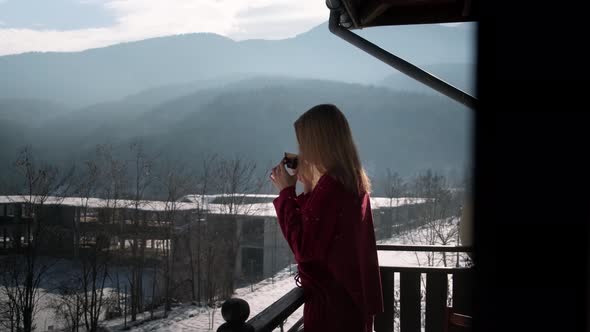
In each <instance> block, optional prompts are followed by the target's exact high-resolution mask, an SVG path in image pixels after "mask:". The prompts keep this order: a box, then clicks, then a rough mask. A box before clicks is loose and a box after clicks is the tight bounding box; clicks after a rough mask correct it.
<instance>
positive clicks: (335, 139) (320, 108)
mask: <svg viewBox="0 0 590 332" xmlns="http://www.w3.org/2000/svg"><path fill="white" fill-rule="evenodd" d="M294 127H295V134H296V136H297V141H298V143H299V159H300V166H299V168H300V170H299V171H298V172H301V175H302V176H304V177H305V178H306V179H309V180H310V181H312V183H313V185H314V186H315V184H316V183H317V181H318V180H319V178H320V175H321V174H322V173H328V174H330V175H331V176H332V177H334V178H335V179H337V180H339V181H340V182H341V183H342V184H344V186H345V187H346V188H347V189H349V190H350V191H352V192H353V193H356V194H358V195H361V194H362V193H363V192H367V193H369V192H370V191H371V181H370V180H369V177H368V176H367V174H366V172H365V170H364V169H363V167H362V165H361V161H360V159H359V156H358V152H357V148H356V145H355V143H354V140H353V138H352V132H351V130H350V126H349V125H348V121H347V120H346V117H345V116H344V114H343V113H342V112H341V111H340V110H339V109H338V107H336V106H334V105H332V104H321V105H317V106H314V107H312V108H311V109H309V110H308V111H307V112H305V113H303V114H302V115H301V116H300V117H299V118H298V119H297V121H295V123H294Z"/></svg>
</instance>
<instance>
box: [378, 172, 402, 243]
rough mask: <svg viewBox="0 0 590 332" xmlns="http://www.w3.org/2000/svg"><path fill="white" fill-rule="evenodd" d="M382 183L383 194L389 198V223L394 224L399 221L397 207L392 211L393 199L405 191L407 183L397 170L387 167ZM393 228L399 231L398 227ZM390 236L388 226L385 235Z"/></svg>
mask: <svg viewBox="0 0 590 332" xmlns="http://www.w3.org/2000/svg"><path fill="white" fill-rule="evenodd" d="M382 185H383V192H384V193H385V196H386V197H387V198H389V212H390V213H391V225H392V226H394V225H395V224H396V223H398V222H399V209H398V208H396V209H395V213H394V206H393V199H394V198H400V197H401V196H402V195H403V194H404V193H405V192H406V190H407V184H406V183H405V181H404V179H403V178H402V177H401V176H400V175H399V174H398V173H397V172H393V173H392V171H391V169H390V168H387V171H386V174H385V178H384V181H383V182H382ZM395 229H396V231H398V232H399V227H396V228H395ZM391 236H392V234H391V228H388V229H387V230H386V234H385V237H386V238H390V237H391Z"/></svg>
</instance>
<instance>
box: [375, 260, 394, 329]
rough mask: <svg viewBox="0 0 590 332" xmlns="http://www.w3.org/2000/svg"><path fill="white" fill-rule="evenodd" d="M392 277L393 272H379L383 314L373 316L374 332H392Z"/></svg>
mask: <svg viewBox="0 0 590 332" xmlns="http://www.w3.org/2000/svg"><path fill="white" fill-rule="evenodd" d="M394 275H395V272H393V271H388V270H383V269H382V270H381V278H382V279H381V286H382V289H381V290H382V292H383V312H382V313H380V314H377V315H376V316H375V324H374V325H375V331H376V332H393V324H394V310H395V307H394V301H393V300H394V296H395V294H394V283H395V281H394Z"/></svg>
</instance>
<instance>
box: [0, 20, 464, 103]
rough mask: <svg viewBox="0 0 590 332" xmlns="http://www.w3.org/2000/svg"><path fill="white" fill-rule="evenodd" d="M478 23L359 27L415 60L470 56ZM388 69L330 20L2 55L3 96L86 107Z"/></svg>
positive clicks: (365, 79)
mask: <svg viewBox="0 0 590 332" xmlns="http://www.w3.org/2000/svg"><path fill="white" fill-rule="evenodd" d="M474 31H475V25H473V24H463V25H461V26H458V27H448V26H441V25H417V26H396V27H386V28H372V29H365V30H361V31H359V32H358V33H359V34H360V35H362V36H364V37H366V38H367V39H369V40H371V41H373V42H375V43H376V44H378V45H379V46H381V47H383V48H385V49H387V50H390V51H392V52H393V53H395V54H396V55H398V56H401V57H403V58H406V59H408V60H410V61H411V62H413V63H416V64H418V65H426V64H434V63H467V62H470V61H472V60H473V58H474V53H473V52H474V46H473V43H472V39H473V37H474ZM390 73H392V69H391V68H390V67H388V66H386V65H384V64H383V63H381V62H380V61H378V60H376V59H374V58H372V57H371V56H369V55H367V54H365V53H364V52H362V51H360V50H358V49H356V48H355V47H354V46H352V45H350V44H348V43H346V42H345V41H343V40H341V39H339V38H338V37H336V36H334V35H332V34H331V33H330V32H329V31H328V27H327V24H326V23H324V24H321V25H319V26H318V27H316V28H314V29H312V30H310V31H308V32H306V33H303V34H300V35H298V36H296V37H294V38H289V39H284V40H246V41H239V42H238V41H233V40H231V39H229V38H226V37H222V36H219V35H215V34H211V33H196V34H186V35H177V36H171V37H160V38H153V39H148V40H143V41H138V42H129V43H124V44H118V45H113V46H109V47H104V48H98V49H91V50H87V51H83V52H76V53H51V52H49V53H25V54H19V55H9V56H2V57H0V99H5V98H19V99H47V100H53V101H56V102H61V103H64V104H66V105H68V106H71V107H83V106H90V105H93V104H97V103H102V102H107V101H112V100H117V99H121V98H124V97H126V96H128V95H132V94H137V93H140V92H142V91H145V90H148V89H154V88H159V87H161V86H167V85H178V84H190V83H192V82H196V81H201V82H207V81H209V80H212V79H218V78H220V77H221V78H222V79H226V78H227V77H229V76H239V77H243V76H247V75H286V76H291V77H298V78H314V79H325V80H338V81H344V82H356V83H373V82H376V81H379V80H382V79H384V78H385V77H386V76H387V75H388V74H390Z"/></svg>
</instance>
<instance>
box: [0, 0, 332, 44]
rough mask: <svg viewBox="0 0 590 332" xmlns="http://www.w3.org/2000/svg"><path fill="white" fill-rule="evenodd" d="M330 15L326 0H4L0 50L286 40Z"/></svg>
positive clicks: (0, 11) (1, 1) (0, 2)
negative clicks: (206, 36) (207, 39)
mask: <svg viewBox="0 0 590 332" xmlns="http://www.w3.org/2000/svg"><path fill="white" fill-rule="evenodd" d="M328 14H329V12H328V9H327V7H326V5H325V1H323V0H249V1H244V0H0V55H7V54H16V53H23V52H30V51H80V50H84V49H88V48H96V47H102V46H107V45H112V44H117V43H121V42H126V41H134V40H142V39H147V38H152V37H160V36H167V35H176V34H184V33H194V32H213V33H217V34H220V35H224V36H227V37H229V38H232V39H234V40H244V39H258V38H260V39H283V38H289V37H293V36H295V35H297V34H299V33H302V32H305V31H307V30H309V29H311V28H313V27H314V26H316V25H318V24H320V23H322V22H324V21H326V20H327V19H328Z"/></svg>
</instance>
